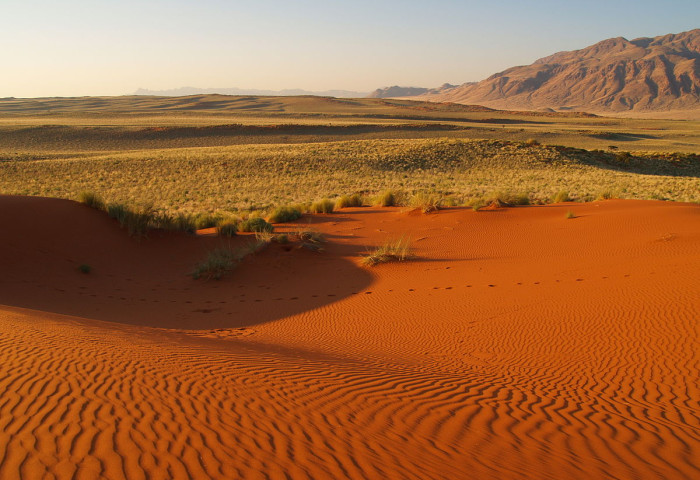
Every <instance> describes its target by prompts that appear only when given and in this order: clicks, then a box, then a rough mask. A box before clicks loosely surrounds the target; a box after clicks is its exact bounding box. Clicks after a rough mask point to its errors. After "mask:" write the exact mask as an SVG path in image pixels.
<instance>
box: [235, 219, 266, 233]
mask: <svg viewBox="0 0 700 480" xmlns="http://www.w3.org/2000/svg"><path fill="white" fill-rule="evenodd" d="M238 230H239V231H240V232H257V233H260V232H272V230H274V227H273V226H272V224H271V223H268V222H266V221H265V219H264V218H262V217H248V218H246V219H245V220H243V221H242V222H241V223H239V224H238Z"/></svg>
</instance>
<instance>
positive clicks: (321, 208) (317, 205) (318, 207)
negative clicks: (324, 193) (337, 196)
mask: <svg viewBox="0 0 700 480" xmlns="http://www.w3.org/2000/svg"><path fill="white" fill-rule="evenodd" d="M333 208H335V203H334V202H333V200H329V199H327V198H324V199H323V200H319V201H317V202H314V203H312V204H311V208H310V209H309V211H310V212H311V213H332V212H333Z"/></svg>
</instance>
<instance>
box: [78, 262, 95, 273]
mask: <svg viewBox="0 0 700 480" xmlns="http://www.w3.org/2000/svg"><path fill="white" fill-rule="evenodd" d="M78 271H79V272H80V273H85V274H88V273H90V272H91V271H92V267H91V266H90V265H88V264H86V263H83V264H82V265H80V266H78Z"/></svg>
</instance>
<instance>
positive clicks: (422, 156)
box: [0, 95, 700, 212]
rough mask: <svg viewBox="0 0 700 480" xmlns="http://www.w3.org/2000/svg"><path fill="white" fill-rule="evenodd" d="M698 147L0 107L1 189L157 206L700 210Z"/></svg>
mask: <svg viewBox="0 0 700 480" xmlns="http://www.w3.org/2000/svg"><path fill="white" fill-rule="evenodd" d="M626 152H632V153H631V154H628V153H626ZM670 152H677V153H673V154H672V153H670ZM698 153H700V122H697V121H679V120H648V119H645V120H641V119H616V118H607V117H594V116H590V115H586V114H551V113H532V112H505V111H497V110H490V109H486V108H483V107H472V106H465V105H454V104H432V103H424V102H415V101H408V100H382V99H331V98H319V97H226V96H218V95H202V96H194V97H172V98H171V97H111V98H110V97H105V98H91V97H87V98H75V99H65V98H58V99H0V193H5V194H28V195H43V196H52V197H64V198H77V196H78V195H79V194H80V192H82V191H86V190H88V191H94V192H96V193H98V194H99V195H100V196H102V197H103V198H104V199H105V200H106V201H109V202H124V203H129V204H134V203H137V204H138V203H140V204H149V205H152V206H153V207H155V208H156V209H160V210H165V211H168V212H199V211H212V212H213V211H226V210H232V211H235V210H239V209H256V208H268V207H270V206H272V205H281V204H289V203H298V202H308V201H313V200H318V199H321V198H326V197H327V198H330V199H333V198H335V197H337V196H340V195H346V194H352V193H355V192H360V193H365V194H367V195H373V194H376V193H378V192H381V191H385V190H387V189H394V190H400V191H404V192H406V194H407V195H411V194H414V193H417V192H433V193H437V194H440V195H443V196H450V197H451V198H452V201H453V203H469V202H471V201H473V200H474V199H475V198H478V197H482V196H484V195H489V194H492V193H493V192H494V191H498V190H501V191H509V192H513V193H522V194H527V195H529V196H530V198H531V200H532V201H534V202H541V201H548V200H550V199H551V198H552V196H554V195H556V194H557V192H560V191H562V190H565V191H567V192H568V194H569V196H571V197H572V199H574V200H587V199H591V198H594V197H597V196H599V195H601V194H610V193H612V194H614V195H617V196H622V197H625V198H650V199H667V200H676V201H695V202H698V201H700V159H699V158H698V156H697V154H698Z"/></svg>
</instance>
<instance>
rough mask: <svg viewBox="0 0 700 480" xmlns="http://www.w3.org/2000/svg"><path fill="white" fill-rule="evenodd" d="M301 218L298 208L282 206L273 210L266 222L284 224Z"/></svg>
mask: <svg viewBox="0 0 700 480" xmlns="http://www.w3.org/2000/svg"><path fill="white" fill-rule="evenodd" d="M299 218H301V209H300V208H299V207H291V206H283V207H277V208H275V209H274V210H273V211H272V213H271V214H270V216H269V217H268V219H267V221H268V222H270V223H285V222H293V221H294V220H298V219H299Z"/></svg>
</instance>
